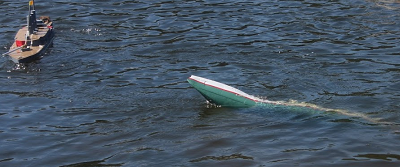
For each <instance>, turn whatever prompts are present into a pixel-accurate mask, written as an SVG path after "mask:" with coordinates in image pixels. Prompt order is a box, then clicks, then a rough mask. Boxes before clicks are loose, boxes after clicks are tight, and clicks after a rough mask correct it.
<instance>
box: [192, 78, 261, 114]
mask: <svg viewBox="0 0 400 167" xmlns="http://www.w3.org/2000/svg"><path fill="white" fill-rule="evenodd" d="M188 82H189V83H190V84H191V85H192V86H193V87H194V88H195V89H196V90H197V91H199V92H200V94H201V95H203V96H204V97H205V98H206V99H207V101H209V102H210V103H213V104H216V105H219V106H223V107H251V106H255V105H256V104H257V103H258V99H257V98H254V97H252V96H249V95H247V94H243V92H241V91H239V92H238V90H237V89H235V88H232V87H230V86H228V85H225V84H222V83H219V82H215V81H212V80H208V79H205V78H200V77H196V76H192V77H190V78H189V79H188Z"/></svg>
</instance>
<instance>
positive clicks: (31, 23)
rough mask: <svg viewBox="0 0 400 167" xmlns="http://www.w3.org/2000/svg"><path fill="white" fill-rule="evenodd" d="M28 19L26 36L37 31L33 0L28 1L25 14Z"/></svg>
mask: <svg viewBox="0 0 400 167" xmlns="http://www.w3.org/2000/svg"><path fill="white" fill-rule="evenodd" d="M27 20H28V25H27V26H28V34H27V36H30V35H31V34H33V33H34V32H35V31H37V25H36V11H35V3H34V1H33V0H31V1H29V14H28V16H27Z"/></svg>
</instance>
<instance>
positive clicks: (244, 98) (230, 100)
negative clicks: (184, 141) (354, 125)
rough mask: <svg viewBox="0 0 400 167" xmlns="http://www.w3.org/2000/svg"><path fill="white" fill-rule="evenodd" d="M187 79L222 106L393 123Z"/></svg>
mask: <svg viewBox="0 0 400 167" xmlns="http://www.w3.org/2000/svg"><path fill="white" fill-rule="evenodd" d="M187 81H188V82H189V83H190V84H191V85H192V86H193V87H194V88H195V89H196V90H197V91H198V92H200V94H201V95H203V96H204V97H205V98H206V100H207V101H208V102H210V103H213V104H215V105H217V106H221V107H252V106H263V107H267V108H275V109H284V110H290V111H300V112H307V113H320V112H332V113H338V114H341V115H346V116H351V117H359V118H362V119H365V120H368V121H370V122H373V123H380V124H382V123H385V124H391V123H390V122H389V123H388V122H382V121H380V119H376V118H371V117H369V116H368V115H365V114H363V113H359V112H350V111H347V110H342V109H331V108H324V107H320V106H317V105H314V104H310V103H303V102H297V101H288V102H285V101H271V100H266V99H261V98H258V97H255V96H252V95H249V94H247V93H245V92H243V91H241V90H239V89H236V88H234V87H231V86H229V85H226V84H223V83H220V82H217V81H213V80H211V79H207V78H202V77H198V76H195V75H192V76H190V77H189V78H188V79H187Z"/></svg>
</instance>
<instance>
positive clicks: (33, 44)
mask: <svg viewBox="0 0 400 167" xmlns="http://www.w3.org/2000/svg"><path fill="white" fill-rule="evenodd" d="M54 37H55V32H54V27H53V23H52V21H51V20H50V17H49V16H40V17H39V19H37V18H36V10H35V3H34V1H33V0H32V1H29V14H28V16H27V25H26V26H23V27H22V28H21V29H19V30H18V32H17V34H16V35H15V41H14V43H13V44H12V46H11V47H10V50H9V51H8V52H7V53H4V54H3V55H8V56H10V59H11V60H12V61H14V62H15V63H29V62H32V61H34V60H37V59H38V58H40V56H41V55H43V54H44V53H45V52H46V50H47V49H48V48H49V47H50V46H52V44H53V40H54Z"/></svg>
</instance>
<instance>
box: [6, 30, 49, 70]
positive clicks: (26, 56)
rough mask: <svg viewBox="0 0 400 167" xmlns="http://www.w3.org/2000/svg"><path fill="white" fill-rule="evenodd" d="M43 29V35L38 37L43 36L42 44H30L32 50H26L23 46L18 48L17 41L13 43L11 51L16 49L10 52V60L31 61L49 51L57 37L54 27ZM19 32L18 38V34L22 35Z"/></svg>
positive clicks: (18, 61) (17, 61) (16, 61)
mask: <svg viewBox="0 0 400 167" xmlns="http://www.w3.org/2000/svg"><path fill="white" fill-rule="evenodd" d="M25 29H26V28H22V29H21V30H20V31H22V32H24V31H25ZM39 30H41V29H39ZM42 31H43V32H42V33H43V35H41V36H40V37H38V38H42V40H43V42H42V43H41V44H40V45H32V46H30V50H28V51H24V50H23V49H22V48H19V49H18V47H19V46H18V45H17V42H14V43H13V45H12V46H11V47H10V51H11V50H15V49H16V50H15V51H13V52H11V53H9V54H8V55H9V57H10V60H12V61H13V62H15V63H30V62H32V61H35V60H38V59H39V58H40V57H41V56H42V55H43V54H44V53H45V52H46V51H47V49H48V48H49V47H50V46H52V44H53V40H54V38H55V32H54V29H53V28H51V29H50V28H47V27H45V28H43V30H42ZM18 33H21V32H18ZM18 33H17V35H16V38H17V36H21V35H20V34H18ZM24 35H25V34H24Z"/></svg>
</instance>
